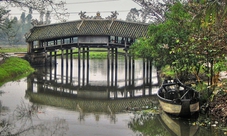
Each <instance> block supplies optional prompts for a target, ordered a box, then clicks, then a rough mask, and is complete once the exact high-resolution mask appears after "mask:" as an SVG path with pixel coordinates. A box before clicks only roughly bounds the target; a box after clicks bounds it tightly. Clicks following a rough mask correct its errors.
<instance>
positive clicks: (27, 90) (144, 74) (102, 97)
mask: <svg viewBox="0 0 227 136" xmlns="http://www.w3.org/2000/svg"><path fill="white" fill-rule="evenodd" d="M133 63H134V66H133V67H132V68H130V67H128V66H127V67H126V65H125V60H121V59H119V60H118V62H117V66H115V64H114V65H111V66H108V65H107V64H108V63H107V60H106V59H92V60H89V66H88V65H86V64H85V65H81V66H80V67H79V68H78V65H77V64H78V59H73V61H72V62H71V63H69V64H68V63H67V62H66V61H62V60H61V59H57V65H56V67H55V66H53V67H50V68H43V67H37V68H36V72H34V73H32V74H31V75H29V76H28V77H25V78H22V79H20V80H16V81H12V82H8V83H6V84H4V85H3V86H1V87H0V92H1V95H0V118H1V124H0V125H1V127H0V135H3V136H4V135H19V136H30V135H34V136H51V135H52V136H63V135H64V136H107V135H108V136H116V135H122V136H123V135H124V136H143V135H146V136H147V135H150V136H154V135H156V136H157V135H159V136H175V135H179V136H181V135H182V136H187V135H188V136H200V135H201V136H204V135H206V136H213V135H214V136H216V135H220V136H221V135H224V132H223V131H220V130H219V129H215V128H214V127H204V126H203V127H201V124H199V123H197V122H198V121H197V119H198V118H197V116H196V117H193V118H191V119H179V118H175V117H171V116H169V115H166V114H165V113H163V112H162V111H161V110H159V105H158V101H157V98H156V96H155V93H156V92H157V90H158V85H157V84H158V80H157V71H156V69H155V67H153V66H151V65H150V64H149V63H144V62H143V61H142V60H135V62H133ZM125 69H127V70H125ZM147 109H151V110H150V111H153V112H151V113H146V112H144V111H141V110H147Z"/></svg>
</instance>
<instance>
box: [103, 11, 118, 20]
mask: <svg viewBox="0 0 227 136" xmlns="http://www.w3.org/2000/svg"><path fill="white" fill-rule="evenodd" d="M111 13H112V15H110V16H108V17H106V19H117V15H119V13H118V12H117V11H112V12H111Z"/></svg>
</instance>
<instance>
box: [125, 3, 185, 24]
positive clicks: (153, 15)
mask: <svg viewBox="0 0 227 136" xmlns="http://www.w3.org/2000/svg"><path fill="white" fill-rule="evenodd" d="M133 1H134V2H135V3H137V4H138V5H140V6H141V7H142V9H139V10H137V9H136V11H137V16H139V18H140V21H141V22H151V23H161V22H163V21H165V13H166V12H167V11H168V10H169V7H170V6H171V5H173V4H174V3H175V2H177V1H178V0H163V1H158V0H133ZM182 2H183V1H182ZM134 12H135V10H130V12H129V13H128V17H127V20H130V18H129V17H130V14H133V13H134ZM132 20H133V19H132Z"/></svg>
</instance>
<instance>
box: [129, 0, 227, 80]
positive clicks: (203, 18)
mask: <svg viewBox="0 0 227 136" xmlns="http://www.w3.org/2000/svg"><path fill="white" fill-rule="evenodd" d="M226 9H227V8H226V2H225V1H218V0H217V1H205V0H203V1H199V2H193V1H192V2H189V3H186V4H182V3H180V2H176V3H175V4H174V5H173V6H172V7H170V10H169V11H168V12H166V14H165V17H166V20H165V22H163V23H159V24H157V25H155V24H151V25H150V29H149V38H141V39H139V40H138V41H137V42H136V43H135V44H134V45H133V47H132V48H131V52H132V53H133V54H134V55H137V56H138V57H145V58H151V59H153V60H155V64H156V66H157V67H158V68H162V67H165V66H167V65H168V66H170V67H171V69H172V70H173V71H174V73H175V76H176V77H178V78H180V79H184V78H185V77H187V78H188V77H191V76H192V75H194V78H196V79H197V80H201V77H200V76H201V75H203V76H206V77H207V78H209V81H208V82H209V84H215V83H216V82H217V81H216V79H217V78H216V77H215V76H216V75H218V73H219V72H220V71H221V70H225V68H226V67H225V66H226V64H225V63H226V59H225V57H226V53H225V52H226V30H227V29H226V25H227V24H226V21H225V20H226V16H225V15H226V11H227V10H226ZM201 73H203V74H201ZM185 80H186V79H185Z"/></svg>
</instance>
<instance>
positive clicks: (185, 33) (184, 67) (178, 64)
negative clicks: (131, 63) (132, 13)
mask: <svg viewBox="0 0 227 136" xmlns="http://www.w3.org/2000/svg"><path fill="white" fill-rule="evenodd" d="M165 17H166V20H165V22H163V23H160V24H157V25H156V24H151V25H150V28H149V32H148V34H149V38H148V39H145V40H144V39H143V40H138V41H137V42H136V43H135V44H134V45H133V46H132V48H131V49H132V52H134V54H141V55H142V54H143V55H146V56H139V57H146V58H148V57H150V58H153V60H154V61H155V64H156V66H157V67H158V68H161V67H163V66H166V65H169V66H171V68H172V69H173V70H174V71H175V73H176V76H178V77H179V78H183V77H187V75H188V74H189V73H188V71H192V70H193V68H194V67H193V66H194V64H197V63H196V60H198V58H197V56H196V55H194V52H192V51H191V52H190V50H188V48H189V44H188V38H189V35H190V33H191V26H192V22H191V18H192V17H191V15H190V14H189V13H188V12H187V10H186V9H185V6H184V5H183V4H181V3H180V2H178V3H175V4H174V5H173V6H172V7H171V8H170V11H169V12H166V14H165ZM141 41H143V42H141ZM144 44H146V45H144Z"/></svg>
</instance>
